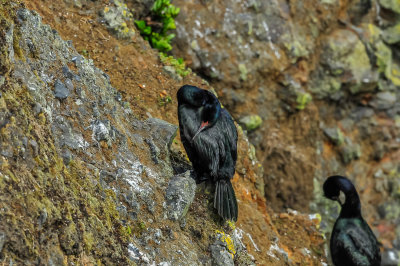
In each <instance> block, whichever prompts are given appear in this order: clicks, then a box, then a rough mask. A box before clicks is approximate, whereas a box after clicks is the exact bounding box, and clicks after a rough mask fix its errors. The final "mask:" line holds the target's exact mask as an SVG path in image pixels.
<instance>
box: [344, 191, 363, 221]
mask: <svg viewBox="0 0 400 266" xmlns="http://www.w3.org/2000/svg"><path fill="white" fill-rule="evenodd" d="M345 195H346V201H345V202H344V204H343V205H342V210H341V211H340V217H342V218H355V217H360V216H361V203H360V198H359V196H358V193H357V191H350V192H347V193H345Z"/></svg>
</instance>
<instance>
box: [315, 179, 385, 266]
mask: <svg viewBox="0 0 400 266" xmlns="http://www.w3.org/2000/svg"><path fill="white" fill-rule="evenodd" d="M323 188H324V193H325V197H327V198H329V199H331V200H338V199H339V195H340V191H342V192H343V193H344V194H345V196H346V200H345V202H344V203H343V204H342V203H341V202H340V201H339V200H338V201H339V203H340V204H341V206H342V209H341V211H340V215H339V218H338V219H337V220H336V223H335V225H334V227H333V230H332V235H331V241H330V250H331V256H332V261H333V263H334V264H335V265H336V266H379V265H380V262H381V255H380V251H379V246H378V241H377V240H376V237H375V235H374V233H373V232H372V230H371V228H370V227H369V226H368V224H367V222H365V220H364V219H363V217H362V216H361V204H360V198H359V196H358V193H357V191H356V189H355V187H354V185H353V184H352V183H351V181H350V180H349V179H347V178H346V177H343V176H331V177H329V178H328V179H327V180H326V181H325V183H324V186H323Z"/></svg>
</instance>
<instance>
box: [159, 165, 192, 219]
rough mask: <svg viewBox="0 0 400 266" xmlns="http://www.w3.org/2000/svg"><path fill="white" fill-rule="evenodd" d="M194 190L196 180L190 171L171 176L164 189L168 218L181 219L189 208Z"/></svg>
mask: <svg viewBox="0 0 400 266" xmlns="http://www.w3.org/2000/svg"><path fill="white" fill-rule="evenodd" d="M195 192H196V182H195V181H194V179H192V178H191V177H190V171H186V173H184V174H180V175H176V176H174V177H172V179H171V181H170V182H169V184H168V188H167V191H166V196H165V198H166V203H167V215H168V218H169V219H170V220H173V221H176V220H179V219H182V218H183V217H184V216H185V215H186V213H187V211H188V210H189V207H190V204H192V202H193V199H194V195H195Z"/></svg>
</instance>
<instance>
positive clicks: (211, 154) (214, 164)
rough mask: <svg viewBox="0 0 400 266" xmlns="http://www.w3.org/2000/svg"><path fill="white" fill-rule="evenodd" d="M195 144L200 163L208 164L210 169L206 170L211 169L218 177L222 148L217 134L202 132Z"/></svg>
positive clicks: (214, 175) (212, 174) (213, 174)
mask: <svg viewBox="0 0 400 266" xmlns="http://www.w3.org/2000/svg"><path fill="white" fill-rule="evenodd" d="M193 146H194V148H195V149H196V151H197V156H198V157H199V158H198V160H199V164H201V165H203V166H207V167H208V169H204V170H205V171H207V170H210V171H211V173H210V174H211V176H212V177H216V176H217V174H218V169H219V161H220V156H219V153H220V150H219V145H218V142H217V141H216V140H215V136H213V135H208V134H201V135H199V136H198V137H196V139H195V140H194V141H193Z"/></svg>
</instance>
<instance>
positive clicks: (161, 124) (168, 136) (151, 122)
mask: <svg viewBox="0 0 400 266" xmlns="http://www.w3.org/2000/svg"><path fill="white" fill-rule="evenodd" d="M145 123H146V124H147V125H148V126H149V127H150V135H151V137H152V139H153V140H154V141H155V142H156V144H158V145H159V148H160V149H163V150H166V149H169V147H170V146H171V144H172V141H173V140H174V138H175V136H176V133H177V132H178V126H176V125H172V124H170V123H168V122H166V121H164V120H161V119H158V118H149V119H147V120H146V121H145Z"/></svg>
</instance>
